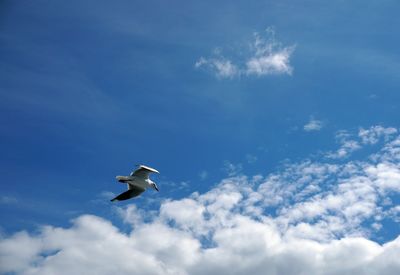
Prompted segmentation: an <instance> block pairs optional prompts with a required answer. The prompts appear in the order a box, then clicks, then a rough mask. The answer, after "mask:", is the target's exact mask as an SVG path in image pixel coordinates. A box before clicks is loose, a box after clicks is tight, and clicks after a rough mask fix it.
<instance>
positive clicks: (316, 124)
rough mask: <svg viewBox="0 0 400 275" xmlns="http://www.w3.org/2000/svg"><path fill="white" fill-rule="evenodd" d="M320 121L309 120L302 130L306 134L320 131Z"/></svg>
mask: <svg viewBox="0 0 400 275" xmlns="http://www.w3.org/2000/svg"><path fill="white" fill-rule="evenodd" d="M322 126H323V124H322V121H320V120H316V119H313V118H311V119H310V121H309V122H308V123H307V124H306V125H304V127H303V129H304V131H306V132H311V131H319V130H321V129H322Z"/></svg>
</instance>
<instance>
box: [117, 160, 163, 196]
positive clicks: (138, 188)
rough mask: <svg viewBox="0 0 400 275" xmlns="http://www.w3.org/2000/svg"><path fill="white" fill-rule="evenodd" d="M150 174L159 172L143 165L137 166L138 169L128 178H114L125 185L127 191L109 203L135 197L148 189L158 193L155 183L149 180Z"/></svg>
mask: <svg viewBox="0 0 400 275" xmlns="http://www.w3.org/2000/svg"><path fill="white" fill-rule="evenodd" d="M150 173H157V174H160V172H158V171H157V170H156V169H154V168H151V167H148V166H145V165H139V168H137V169H136V170H135V171H133V172H132V173H131V174H130V175H129V176H116V179H117V180H118V181H119V182H121V183H126V184H127V185H128V191H125V192H124V193H121V194H119V195H118V196H116V197H115V198H113V199H112V200H111V201H123V200H127V199H130V198H134V197H137V196H139V195H140V194H142V193H143V192H144V191H145V190H146V189H148V188H152V189H154V190H156V191H159V190H158V187H157V185H156V183H155V182H154V181H152V180H151V179H150V178H149V175H150Z"/></svg>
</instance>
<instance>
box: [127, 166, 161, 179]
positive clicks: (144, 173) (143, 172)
mask: <svg viewBox="0 0 400 275" xmlns="http://www.w3.org/2000/svg"><path fill="white" fill-rule="evenodd" d="M150 173H157V174H160V172H158V171H157V170H156V169H154V168H151V167H148V166H145V165H139V168H138V169H136V170H135V171H133V172H132V173H131V176H135V177H138V178H143V179H148V178H149V174H150Z"/></svg>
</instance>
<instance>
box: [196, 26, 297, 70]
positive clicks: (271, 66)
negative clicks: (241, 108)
mask: <svg viewBox="0 0 400 275" xmlns="http://www.w3.org/2000/svg"><path fill="white" fill-rule="evenodd" d="M254 37H255V38H254V42H253V43H252V44H251V47H250V49H249V53H248V55H247V56H246V57H244V58H241V59H239V60H237V62H234V61H233V60H231V59H229V58H226V57H223V56H222V55H221V51H220V50H218V51H215V54H214V55H215V56H214V57H211V58H204V57H200V59H199V60H198V61H196V63H195V67H196V68H200V67H206V68H207V69H209V70H210V71H211V72H213V73H215V75H216V76H217V77H218V78H233V77H238V76H242V75H255V76H265V75H273V74H288V75H291V74H292V72H293V68H292V66H291V65H290V57H291V55H292V53H293V52H294V49H295V46H287V47H283V46H282V45H281V43H279V42H278V41H277V40H276V39H275V31H274V29H273V28H268V29H267V30H266V38H264V37H263V36H262V35H260V34H259V33H255V34H254Z"/></svg>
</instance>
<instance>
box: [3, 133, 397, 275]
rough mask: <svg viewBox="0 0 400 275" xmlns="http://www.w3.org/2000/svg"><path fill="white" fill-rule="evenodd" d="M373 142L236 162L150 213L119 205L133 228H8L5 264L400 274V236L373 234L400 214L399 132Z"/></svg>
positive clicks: (7, 267) (20, 268)
mask: <svg viewBox="0 0 400 275" xmlns="http://www.w3.org/2000/svg"><path fill="white" fill-rule="evenodd" d="M367 130H368V131H374V130H373V128H370V129H367ZM360 139H362V137H360ZM370 146H375V147H373V148H374V149H376V151H375V152H374V153H373V154H372V155H371V156H373V157H371V158H363V159H362V160H348V161H342V160H341V162H337V161H336V160H335V159H328V161H326V162H320V161H315V160H309V159H307V160H304V161H301V162H298V163H289V164H286V165H285V166H283V167H282V168H281V169H279V170H277V171H276V172H275V173H272V174H269V175H267V176H265V177H262V176H260V175H257V176H254V177H247V176H245V175H243V174H242V172H241V171H240V170H235V173H234V174H232V175H231V176H229V177H228V178H226V179H224V180H222V181H221V182H220V183H219V184H218V185H217V186H216V187H214V188H212V189H211V190H209V191H208V192H206V193H203V194H199V193H193V194H191V195H190V196H189V197H186V198H182V199H179V200H173V199H169V200H166V201H163V202H162V203H161V205H160V209H159V210H158V211H157V212H156V213H151V214H150V217H149V214H148V212H145V211H144V210H143V209H140V207H139V206H135V205H133V204H132V205H129V206H127V207H124V208H117V211H118V213H119V214H120V215H121V217H122V218H123V220H124V221H125V222H126V223H128V224H132V225H133V226H132V228H131V230H130V231H129V232H126V233H124V232H121V231H120V230H119V229H118V228H117V227H115V226H114V225H113V224H111V223H110V222H109V221H107V220H105V219H103V218H100V217H96V216H92V215H82V216H80V217H78V218H77V219H75V220H73V221H72V226H71V227H68V228H62V227H53V226H44V227H42V228H41V229H40V230H39V233H36V234H29V233H27V232H19V233H16V234H14V235H12V236H7V237H4V236H3V237H1V239H0V273H7V272H11V273H12V272H14V273H16V274H44V275H46V274H61V275H62V274H71V273H76V274H100V275H101V274H209V275H212V274H226V273H229V274H332V275H333V274H389V275H391V274H398V273H399V271H400V262H399V261H398V258H399V255H400V236H399V237H397V238H396V239H394V240H390V241H388V240H385V243H383V244H379V243H377V242H375V241H372V240H371V239H372V237H373V236H375V237H376V236H377V235H374V234H377V232H380V231H384V230H383V229H385V228H384V225H383V224H384V223H383V222H384V221H385V220H390V221H391V222H395V223H398V222H399V218H398V217H399V213H400V208H399V207H398V206H397V205H394V201H395V199H394V198H396V196H398V195H399V193H400V164H399V160H400V151H399V150H397V149H398V148H400V137H397V136H395V135H393V134H391V135H389V136H388V137H387V138H386V140H384V144H383V145H379V143H375V145H370ZM361 149H362V148H360V149H359V150H361ZM369 149H371V148H369ZM232 267H234V268H232Z"/></svg>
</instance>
